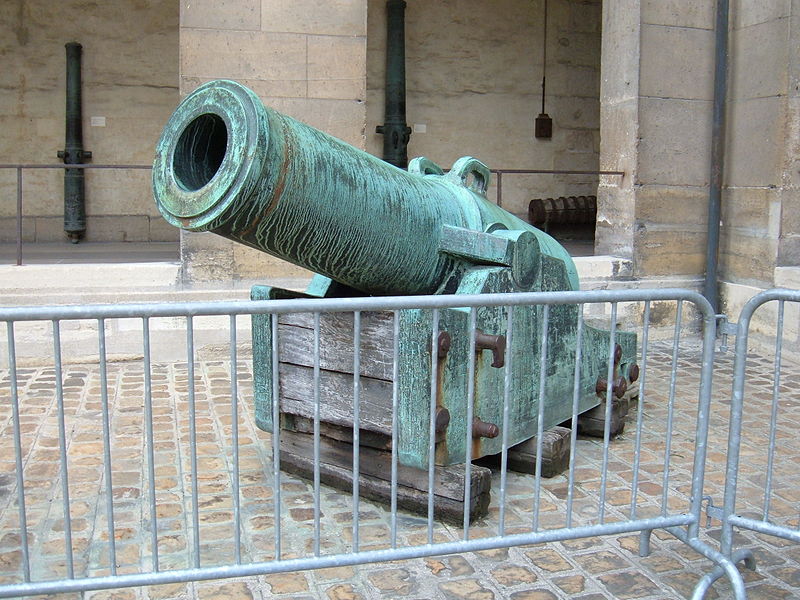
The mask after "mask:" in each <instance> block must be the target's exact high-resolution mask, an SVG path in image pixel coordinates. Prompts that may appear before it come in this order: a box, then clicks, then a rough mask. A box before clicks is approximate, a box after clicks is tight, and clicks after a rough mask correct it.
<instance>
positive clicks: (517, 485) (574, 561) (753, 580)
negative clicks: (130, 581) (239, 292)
mask: <svg viewBox="0 0 800 600" xmlns="http://www.w3.org/2000/svg"><path fill="white" fill-rule="evenodd" d="M698 357H699V354H698V351H697V347H696V345H692V344H691V343H689V344H687V345H686V346H685V347H682V349H681V353H680V357H679V361H678V364H677V368H676V371H677V373H678V377H677V380H676V400H675V405H674V411H673V415H672V416H673V428H672V435H671V436H668V435H667V433H666V424H667V423H668V417H669V406H668V399H669V374H670V372H671V364H670V348H668V347H667V346H665V345H662V344H661V343H654V344H653V351H652V352H651V355H650V359H649V363H648V369H647V372H646V383H647V386H646V388H645V394H644V396H643V401H644V402H643V413H642V422H643V429H642V436H641V450H640V454H639V457H640V464H639V471H638V473H639V479H638V486H637V494H636V508H637V514H639V515H647V514H658V513H659V512H660V511H661V508H662V507H663V506H666V507H667V510H668V511H669V513H670V514H675V513H680V512H682V511H683V510H685V509H686V507H688V502H689V500H688V493H689V484H690V481H691V470H692V460H693V457H694V434H695V426H694V423H695V409H696V400H697V386H698V382H699V372H698V362H699V361H698ZM716 365H717V366H716V372H715V386H714V401H713V407H712V412H711V416H710V431H711V437H710V440H709V449H708V461H707V474H706V485H705V490H704V493H705V494H707V495H709V496H711V497H712V498H713V499H714V500H715V502H716V503H717V504H720V503H721V501H722V485H723V483H724V468H725V462H724V461H725V448H726V443H727V433H728V431H727V422H728V410H729V402H728V400H727V399H728V397H729V395H730V383H731V377H732V354H730V353H729V354H726V355H722V356H720V357H718V359H717V361H716ZM751 366H752V368H751V371H750V372H752V373H753V374H754V377H753V379H752V383H751V384H750V385H749V387H748V389H747V394H746V403H747V410H746V416H745V432H746V433H745V436H744V448H743V452H742V464H741V470H740V481H741V488H740V489H741V493H740V503H739V505H738V507H737V508H738V511H739V512H744V513H752V512H753V511H756V510H758V507H759V506H760V503H761V501H762V495H763V490H764V486H765V482H764V477H765V475H764V474H765V465H766V453H765V448H766V445H767V444H766V440H767V427H766V424H767V422H768V420H769V411H770V401H771V385H770V382H771V373H772V360H771V358H770V357H762V356H753V357H752V360H751ZM237 371H238V380H239V390H238V391H239V398H240V403H239V406H240V409H241V410H240V413H239V419H238V421H239V459H240V482H241V535H242V537H241V558H242V561H243V562H250V561H261V560H272V559H273V558H274V554H275V550H274V549H275V515H274V511H273V495H274V490H273V479H272V453H271V443H270V436H269V435H268V434H265V433H264V432H261V431H259V430H258V429H256V428H255V427H254V425H253V418H252V410H251V407H250V404H249V398H250V397H251V390H252V378H251V369H250V366H249V363H248V361H247V360H246V357H242V360H241V361H240V362H239V364H238V366H237ZM55 377H56V376H55V371H54V369H53V368H52V367H38V366H31V367H24V366H22V367H20V368H19V370H18V378H19V381H18V383H19V395H20V424H21V432H22V448H23V460H24V479H25V491H26V503H27V511H26V516H27V520H28V531H29V536H28V539H29V544H30V548H31V561H32V564H31V568H32V577H33V579H34V580H36V579H53V578H59V577H63V576H64V575H65V573H66V565H65V558H64V553H65V552H64V530H65V520H64V514H63V509H62V506H63V502H62V498H61V479H60V475H59V453H60V450H59V431H58V410H57V408H58V407H57V403H56V399H55V398H56V396H55V391H54V388H55ZM195 383H196V394H195V401H196V411H197V412H196V419H195V423H194V425H195V428H196V433H197V465H198V474H199V475H198V478H197V486H198V520H199V524H200V539H199V541H198V545H199V549H200V564H201V565H203V566H208V565H221V564H230V563H231V562H232V561H233V560H234V538H233V530H234V513H233V501H232V498H233V495H232V489H231V483H230V476H229V473H230V470H231V459H232V450H231V435H232V422H233V418H232V415H231V401H230V375H229V363H228V362H226V361H224V360H213V359H209V360H203V361H202V362H198V363H197V364H196V366H195ZM783 383H784V385H783V387H782V389H781V392H782V396H781V405H780V412H779V422H780V427H779V428H778V431H777V437H778V446H777V448H778V452H777V456H776V469H775V481H774V486H775V487H774V489H775V494H773V496H772V504H771V517H772V518H773V519H774V520H775V521H776V522H779V523H784V524H790V525H793V526H797V515H798V500H800V486H798V475H799V474H800V472H798V470H797V464H798V458H800V457H799V456H798V455H800V441H798V436H797V434H796V431H797V427H798V422H800V401H799V400H800V394H799V393H798V385H797V384H798V383H800V367H798V366H797V365H795V364H793V363H791V362H790V361H788V360H784V363H783ZM63 385H64V413H65V434H66V439H67V455H68V463H69V493H70V505H69V512H70V515H71V527H72V546H73V555H74V566H75V567H74V568H75V573H76V576H78V577H82V576H86V575H88V576H95V575H104V574H107V573H108V564H109V544H108V539H109V532H108V525H107V519H106V512H105V502H106V497H105V491H104V490H105V484H104V475H103V438H102V401H101V394H100V390H101V382H100V376H99V371H98V368H97V365H96V364H67V365H65V367H64V377H63ZM144 385H145V381H144V376H143V366H142V363H141V361H135V360H132V361H127V362H116V363H111V364H110V365H109V372H108V389H109V403H110V420H111V432H112V434H111V440H112V442H111V448H110V451H111V456H112V466H113V476H112V481H113V502H114V508H115V528H114V538H115V540H116V563H117V565H118V572H119V573H128V572H137V571H139V570H142V569H145V570H147V569H149V568H150V567H151V565H152V560H153V554H152V547H151V544H150V539H151V531H150V523H151V519H150V509H149V504H148V497H149V495H150V493H152V494H153V495H154V497H155V499H156V503H155V512H156V516H157V522H158V528H157V536H158V550H159V559H158V561H159V568H160V569H161V570H168V569H173V568H185V567H190V566H192V562H191V561H192V559H191V557H190V556H191V550H192V548H193V547H194V544H195V542H194V538H193V537H192V533H191V532H192V530H193V528H192V502H191V480H192V478H191V464H190V453H189V451H188V450H189V429H190V419H189V409H188V392H187V390H188V373H187V366H186V364H185V363H160V364H155V365H153V367H152V399H153V411H152V412H153V440H154V446H153V450H154V465H155V469H154V480H155V487H154V488H153V489H152V490H150V487H149V484H148V472H147V468H146V464H147V461H146V456H147V453H146V448H145V445H144V439H145V437H146V430H145V420H144V416H143V415H144V413H143V400H142V399H143V395H144ZM9 400H10V380H9V373H8V371H0V427H2V436H0V584H2V583H11V582H18V581H19V580H20V577H21V550H20V535H19V518H18V510H17V506H16V485H15V480H14V453H13V445H12V439H13V436H12V434H13V427H12V422H11V409H10V401H9ZM636 419H637V411H636V410H633V411H631V413H630V414H629V416H628V423H627V427H626V431H625V433H623V434H622V435H621V436H619V437H618V438H617V439H615V440H613V441H612V443H611V445H610V447H609V452H608V473H607V479H606V495H605V503H603V504H602V506H603V511H604V516H605V519H606V521H607V522H613V521H619V520H626V519H628V518H629V517H630V511H631V498H632V481H633V460H634V455H635V452H634V447H635V446H634V445H635V443H636V437H637V436H636ZM667 438H669V439H670V447H669V449H667V447H666V440H667ZM667 451H668V452H669V456H670V457H671V458H670V461H669V463H670V469H669V481H668V482H667V486H666V487H664V474H663V471H664V464H665V462H666V460H665V455H666V453H667ZM602 459H603V445H602V441H601V440H596V439H591V438H580V439H579V440H578V445H577V448H576V462H575V476H576V482H577V483H576V486H575V490H574V498H575V504H574V511H573V523H575V524H591V523H596V522H597V521H598V509H599V507H600V490H601V483H602V478H601V465H602ZM499 479H500V477H499V473H495V474H494V478H493V491H492V495H493V498H492V505H491V509H490V514H489V516H488V517H487V518H485V519H483V520H481V521H479V522H478V523H475V524H474V525H473V527H471V529H470V536H471V537H484V536H492V535H496V532H497V526H498V512H499V507H498V503H499V488H500V481H499ZM567 482H568V480H567V477H566V475H562V476H558V477H555V478H552V479H549V480H543V482H542V491H541V495H540V501H539V511H540V512H539V526H540V528H541V529H549V528H558V527H563V526H564V525H565V519H566V496H567V489H568V484H567ZM533 489H534V478H533V477H532V476H530V475H520V474H516V473H509V476H508V484H507V491H506V528H507V531H508V532H510V533H515V532H519V531H529V530H530V527H531V523H532V518H533V512H532V511H533V506H534V498H533ZM665 489H666V492H665V491H664V490H665ZM281 496H282V507H283V510H282V513H281V528H282V535H281V542H282V558H291V557H300V556H308V555H309V554H310V553H311V552H312V545H313V542H312V540H313V537H314V527H313V514H314V511H313V485H312V484H310V483H309V482H307V481H304V480H301V479H298V478H296V477H292V476H289V475H286V474H283V475H282V477H281ZM320 502H321V521H320V528H321V529H320V531H321V535H320V547H321V553H322V554H323V555H325V554H332V553H341V552H350V551H352V549H353V546H352V539H353V536H352V521H353V514H354V513H353V503H352V497H351V496H350V495H349V494H347V493H345V492H341V491H337V490H334V489H331V488H328V487H325V486H322V490H321V495H320ZM389 523H390V514H389V511H388V510H387V509H386V508H385V507H384V506H382V505H380V504H376V503H373V502H368V501H366V500H362V501H361V502H360V510H359V524H360V527H359V539H360V548H361V549H362V550H371V549H380V548H386V547H387V546H388V544H389ZM718 536H719V523H718V522H713V521H712V522H711V523H710V528H708V529H704V530H703V538H704V539H706V540H707V541H708V542H709V543H710V544H711V545H712V546H714V547H716V545H717V542H716V538H718ZM462 537H463V530H462V529H461V528H460V527H456V526H449V525H442V524H438V523H437V524H436V525H435V527H434V540H435V542H439V541H452V540H457V539H461V538H462ZM426 543H427V522H426V520H425V519H424V518H421V517H418V516H414V515H410V514H406V513H402V512H401V513H400V514H399V518H398V546H401V547H407V546H418V545H425V544H426ZM737 544H739V545H744V546H746V547H750V548H752V549H753V550H754V552H755V554H756V557H757V559H758V569H757V571H755V572H751V571H747V572H745V573H744V576H745V579H746V582H747V589H748V597H749V598H752V599H757V598H770V599H780V598H794V597H798V596H800V568H798V563H799V562H800V548H798V546H797V545H794V544H790V543H788V542H783V541H781V540H777V539H772V538H767V537H764V536H760V535H756V534H749V533H743V534H739V535H738V536H737ZM651 549H652V553H651V554H650V556H648V557H644V558H641V557H639V556H638V535H636V534H626V535H612V536H607V537H603V538H591V539H579V540H573V541H562V542H554V543H549V544H541V545H535V546H527V547H512V548H508V549H498V550H487V551H481V552H475V553H464V554H460V555H450V556H437V557H431V558H418V559H411V560H406V561H394V562H384V563H377V564H368V565H362V566H357V567H338V568H329V569H322V570H310V571H305V572H295V573H285V574H277V575H268V576H258V577H249V578H242V579H233V580H218V581H208V582H198V583H188V584H170V585H161V586H150V587H142V588H128V589H116V590H107V591H99V592H87V593H86V594H84V597H86V598H92V599H95V600H100V599H112V598H113V599H119V600H123V599H128V598H131V599H133V598H136V599H160V598H201V599H212V598H231V599H239V598H242V599H250V598H293V599H297V600H304V599H311V598H315V599H316V598H319V599H330V600H349V599H353V600H355V599H375V600H377V599H385V598H412V599H422V598H425V599H426V600H434V599H436V600H451V599H469V600H489V599H495V598H496V599H501V598H509V599H512V600H534V599H535V600H540V599H560V598H581V599H583V600H596V599H601V598H630V599H641V600H653V599H662V598H680V597H685V596H687V595H689V594H690V593H691V590H692V588H693V586H694V584H695V583H696V582H697V581H698V579H699V578H700V577H701V576H702V575H703V574H704V573H706V572H707V571H708V570H709V569H710V568H711V565H710V563H709V561H707V560H705V559H703V558H702V557H701V556H699V555H698V554H696V553H695V552H694V551H692V550H691V549H689V548H688V547H687V546H685V545H683V544H682V543H681V542H679V541H678V540H676V539H675V538H673V537H672V536H671V535H669V534H667V533H664V532H656V533H655V534H654V536H653V539H652V546H651ZM729 595H730V594H729V586H728V585H727V582H726V581H724V580H720V581H719V582H718V583H717V584H715V586H714V588H713V589H712V591H711V592H710V594H709V595H708V597H710V598H718V597H728V596H729ZM79 596H80V595H79V594H61V595H57V597H58V598H64V599H65V598H72V597H75V598H77V597H79Z"/></svg>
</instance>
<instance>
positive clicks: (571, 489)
mask: <svg viewBox="0 0 800 600" xmlns="http://www.w3.org/2000/svg"><path fill="white" fill-rule="evenodd" d="M582 347H583V304H579V305H578V325H577V329H576V331H575V378H574V379H573V382H572V422H571V423H570V433H569V436H570V440H569V475H568V484H567V519H566V525H567V527H572V505H573V502H574V501H575V452H576V451H577V446H578V443H577V440H578V410H580V401H581V360H582V359H583V357H582V354H581V348H582Z"/></svg>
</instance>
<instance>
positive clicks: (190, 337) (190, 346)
mask: <svg viewBox="0 0 800 600" xmlns="http://www.w3.org/2000/svg"><path fill="white" fill-rule="evenodd" d="M186 370H187V378H188V383H189V446H190V448H189V456H190V457H191V469H192V530H193V532H194V536H193V544H192V546H193V548H194V566H195V568H199V567H200V506H199V502H200V498H199V493H198V489H197V484H198V481H197V475H198V473H197V405H196V402H195V389H194V319H193V318H192V316H191V315H189V316H187V317H186Z"/></svg>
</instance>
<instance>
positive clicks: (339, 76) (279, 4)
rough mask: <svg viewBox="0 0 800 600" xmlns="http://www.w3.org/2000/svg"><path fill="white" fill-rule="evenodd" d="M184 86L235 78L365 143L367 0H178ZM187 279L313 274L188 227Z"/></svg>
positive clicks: (288, 110) (300, 115) (282, 107)
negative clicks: (222, 3)
mask: <svg viewBox="0 0 800 600" xmlns="http://www.w3.org/2000/svg"><path fill="white" fill-rule="evenodd" d="M180 22H181V34H180V47H181V66H180V72H181V80H180V86H181V95H182V96H183V95H186V94H188V93H190V92H191V91H192V90H194V89H195V88H196V87H197V86H199V85H200V84H202V83H204V82H206V81H209V80H212V79H217V78H226V79H235V80H237V81H239V82H241V83H243V84H244V85H246V86H248V87H250V88H251V89H253V90H254V91H255V92H256V93H257V94H258V95H259V96H260V97H261V99H262V100H263V101H264V102H265V104H267V105H268V106H270V107H272V108H274V109H276V110H278V111H280V112H282V113H284V114H287V115H289V116H291V117H294V118H296V119H298V120H300V121H303V122H305V123H308V124H309V125H312V126H314V127H317V128H318V129H321V130H322V131H325V132H326V133H329V134H331V135H334V136H336V137H339V138H341V139H343V140H344V141H346V142H348V143H350V144H353V145H355V146H357V147H360V148H364V146H365V134H364V123H365V120H366V108H365V93H366V92H365V89H366V66H365V65H366V46H367V43H366V35H367V4H366V0H341V1H338V2H327V1H325V0H270V1H264V2H262V1H261V0H240V1H238V2H231V3H226V4H225V5H224V6H223V5H221V4H220V3H219V2H216V1H213V0H191V1H189V0H184V1H182V3H181V21H180ZM181 256H182V263H183V266H184V269H183V279H184V281H185V282H187V283H192V284H197V283H202V282H210V281H226V280H231V279H234V280H236V279H242V280H246V279H257V278H263V277H279V276H284V277H297V276H304V275H307V272H306V271H304V270H303V269H300V268H299V267H293V266H292V265H289V264H288V263H285V262H283V261H281V260H279V259H276V258H272V257H270V256H268V255H265V254H263V253H261V252H258V251H256V250H252V249H250V248H246V247H244V246H242V245H240V244H234V243H233V242H229V241H227V240H225V239H223V238H220V237H218V236H215V235H214V234H211V233H188V232H181Z"/></svg>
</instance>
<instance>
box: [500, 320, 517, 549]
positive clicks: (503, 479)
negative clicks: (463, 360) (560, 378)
mask: <svg viewBox="0 0 800 600" xmlns="http://www.w3.org/2000/svg"><path fill="white" fill-rule="evenodd" d="M507 310H508V315H507V317H506V356H505V373H503V429H502V443H501V446H502V449H501V451H500V514H499V516H498V517H499V524H498V526H497V534H498V535H499V536H501V537H502V536H503V535H505V531H506V484H507V480H508V427H509V421H510V419H511V415H510V412H511V410H510V404H511V403H510V398H511V376H512V366H513V365H512V361H513V357H514V353H513V352H512V348H513V347H514V344H513V340H512V338H513V335H514V307H513V306H508V307H507Z"/></svg>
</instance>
